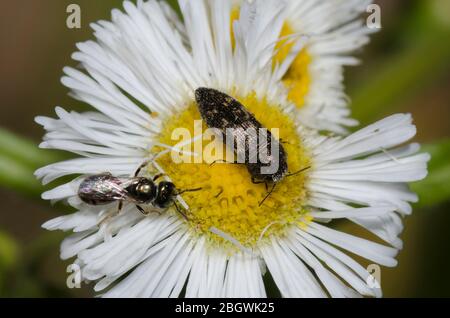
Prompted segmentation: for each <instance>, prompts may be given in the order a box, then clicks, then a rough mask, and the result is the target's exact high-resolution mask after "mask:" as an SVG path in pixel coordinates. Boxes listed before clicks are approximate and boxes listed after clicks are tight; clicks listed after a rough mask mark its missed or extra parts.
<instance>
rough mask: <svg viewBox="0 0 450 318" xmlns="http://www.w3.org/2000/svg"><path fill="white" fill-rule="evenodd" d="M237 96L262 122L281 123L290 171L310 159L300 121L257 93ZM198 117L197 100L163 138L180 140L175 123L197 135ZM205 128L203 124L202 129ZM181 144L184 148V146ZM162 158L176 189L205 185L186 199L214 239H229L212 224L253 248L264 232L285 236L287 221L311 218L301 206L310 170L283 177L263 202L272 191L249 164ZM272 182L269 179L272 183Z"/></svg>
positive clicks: (200, 227)
mask: <svg viewBox="0 0 450 318" xmlns="http://www.w3.org/2000/svg"><path fill="white" fill-rule="evenodd" d="M236 98H237V99H238V100H239V101H240V102H241V103H242V104H243V105H245V107H246V108H247V109H248V110H249V111H250V112H252V113H253V114H254V115H255V117H256V118H257V119H258V121H259V122H260V123H261V124H262V125H263V126H264V127H266V128H268V129H269V130H270V129H273V128H278V129H279V135H280V136H279V137H280V138H281V140H282V142H283V143H282V146H283V147H284V149H285V151H286V153H287V163H288V169H289V172H291V173H292V172H296V171H299V170H300V169H302V168H305V167H308V166H309V165H310V159H309V156H308V155H307V152H306V151H305V148H304V146H303V145H302V142H301V140H300V138H299V136H298V134H297V131H296V125H295V123H294V122H293V121H292V120H291V118H290V117H289V116H288V115H286V114H285V113H283V112H282V110H281V109H280V108H279V107H277V106H274V105H271V104H270V103H268V102H267V101H266V100H259V99H258V98H257V97H256V95H255V94H250V95H248V96H245V97H243V98H239V97H236ZM200 119H201V117H200V113H199V112H198V109H197V105H196V103H195V102H192V103H190V104H189V105H188V106H187V108H186V110H185V111H183V112H181V113H180V114H177V115H176V116H174V117H173V118H170V119H168V120H167V121H166V123H165V125H164V127H163V131H162V133H161V136H160V140H159V141H160V142H161V143H164V144H167V145H171V146H175V145H176V144H177V143H179V142H180V140H172V132H173V131H174V130H175V129H177V128H184V129H187V130H189V131H190V132H191V135H192V138H193V137H194V121H195V120H200ZM206 128H207V127H206V126H203V132H204V130H205V129H206ZM200 143H201V144H200V146H203V149H206V147H207V145H208V144H210V143H211V141H210V140H203V141H200ZM190 147H191V148H188V149H187V151H193V152H194V151H195V147H197V146H196V145H190ZM183 150H185V151H186V147H184V148H183ZM158 151H160V149H156V148H155V149H153V150H152V153H157V152H158ZM158 163H159V164H160V165H161V167H162V168H163V169H164V171H165V172H166V173H167V175H168V176H169V177H170V178H171V179H172V181H173V182H174V184H175V185H176V187H177V188H178V189H193V188H202V189H201V190H200V191H197V192H188V193H184V194H183V199H184V200H185V201H186V202H187V204H188V205H189V211H186V213H187V214H188V217H189V221H188V223H189V224H190V226H191V228H192V229H193V230H194V231H195V232H196V233H198V234H199V235H207V237H208V239H209V240H210V241H211V242H213V243H219V244H220V245H221V246H224V245H229V243H227V242H225V241H224V240H223V238H221V237H219V236H217V235H216V234H213V233H211V231H210V228H212V227H213V228H216V229H218V230H220V231H222V232H224V233H226V234H228V235H230V236H231V237H233V238H234V239H236V240H238V241H239V242H240V243H241V244H242V245H244V246H246V247H250V248H251V247H254V246H255V245H256V244H257V243H259V242H260V238H262V239H263V240H266V239H267V238H268V237H270V236H271V235H277V236H282V235H284V233H285V231H286V229H287V228H288V227H289V226H291V225H293V224H296V225H297V226H302V225H303V226H304V225H305V224H306V223H308V222H309V221H310V218H308V216H307V212H306V211H305V210H304V209H303V206H304V203H305V199H306V191H305V182H306V180H307V174H308V173H307V172H305V173H301V174H297V175H294V176H289V177H285V178H284V179H283V180H282V181H281V182H279V183H278V184H277V185H276V187H275V190H274V191H273V193H272V194H271V195H270V197H269V198H268V199H267V200H266V201H265V202H264V204H263V205H262V206H259V203H260V202H261V201H262V200H263V199H264V197H265V196H266V195H267V193H268V192H267V190H266V187H265V185H264V184H253V183H252V181H251V176H250V174H249V172H248V170H247V168H246V167H245V165H240V164H229V163H218V164H215V165H212V166H211V165H210V164H207V163H205V162H203V163H179V164H175V163H174V161H173V159H172V156H170V155H166V156H163V157H161V158H159V159H158ZM271 186H272V185H270V184H269V188H271Z"/></svg>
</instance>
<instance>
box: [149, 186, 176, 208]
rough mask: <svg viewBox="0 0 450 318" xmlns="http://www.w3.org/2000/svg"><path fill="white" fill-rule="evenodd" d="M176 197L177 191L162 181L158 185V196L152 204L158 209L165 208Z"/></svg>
mask: <svg viewBox="0 0 450 318" xmlns="http://www.w3.org/2000/svg"><path fill="white" fill-rule="evenodd" d="M176 196H177V189H176V187H175V185H174V184H173V183H172V182H167V181H163V182H160V183H159V184H158V194H157V196H156V199H155V201H154V202H153V204H154V205H155V206H157V207H159V208H162V209H164V208H167V207H168V206H169V205H170V204H171V203H172V201H173V199H174V198H175V197H176Z"/></svg>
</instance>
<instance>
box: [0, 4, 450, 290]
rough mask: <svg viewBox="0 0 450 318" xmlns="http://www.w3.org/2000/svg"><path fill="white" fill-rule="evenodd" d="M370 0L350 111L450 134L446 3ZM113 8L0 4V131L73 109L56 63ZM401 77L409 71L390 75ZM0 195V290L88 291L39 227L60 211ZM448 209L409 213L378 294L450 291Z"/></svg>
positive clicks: (32, 127) (449, 12) (29, 130)
mask: <svg viewBox="0 0 450 318" xmlns="http://www.w3.org/2000/svg"><path fill="white" fill-rule="evenodd" d="M376 2H377V3H379V4H380V5H381V7H382V10H383V11H382V19H383V20H382V23H383V30H382V31H381V32H380V33H378V34H377V35H375V36H374V37H373V41H372V43H371V44H370V45H369V46H368V47H367V48H366V49H365V50H364V51H363V52H361V53H360V54H359V56H360V57H361V58H362V59H363V61H364V63H363V64H362V65H361V66H359V67H357V68H352V69H349V70H348V71H347V82H348V88H349V93H350V95H351V97H352V98H353V101H354V108H355V116H356V117H357V118H358V119H361V121H362V122H363V123H368V122H371V121H374V120H377V119H380V118H381V117H382V116H384V115H386V114H391V113H394V112H398V111H404V112H412V113H413V115H414V118H415V121H416V124H417V126H418V131H419V134H418V137H417V139H418V140H419V141H421V142H424V143H428V142H433V141H436V140H440V139H442V138H446V137H449V136H450V125H449V123H450V120H449V119H450V102H449V101H450V72H449V70H450V67H449V66H450V62H449V61H450V55H445V54H448V52H449V50H448V48H447V47H446V46H445V45H444V44H445V42H450V38H449V37H446V35H449V34H450V33H446V32H444V31H442V33H441V30H444V29H445V28H446V27H448V28H449V29H450V8H449V7H450V6H449V5H448V4H449V3H450V1H448V0H430V1H428V0H385V1H381V0H379V1H376ZM431 2H433V3H434V4H433V6H436V8H438V9H437V11H436V12H440V13H441V14H440V15H441V17H439V15H438V14H435V13H436V12H435V13H430V12H434V11H432V10H433V9H430V7H431V6H430V4H429V3H431ZM70 3H77V4H79V5H80V6H81V9H82V28H81V29H73V30H70V29H68V28H67V27H66V18H67V15H68V14H67V13H66V8H67V6H68V5H69V4H70ZM120 6H121V1H116V0H114V1H99V0H97V1H92V0H91V1H88V0H78V1H67V0H40V1H35V0H15V1H8V2H2V10H1V11H0V38H1V41H0V101H1V106H0V127H3V128H6V129H8V130H9V131H10V132H13V133H15V134H18V135H21V136H24V137H26V138H29V139H31V140H32V141H34V142H35V143H36V144H37V143H39V141H40V139H41V137H42V135H43V130H42V129H41V128H40V127H39V126H38V125H36V124H35V123H34V117H35V116H37V115H53V109H54V107H55V106H62V107H65V108H67V109H72V108H77V107H80V105H78V104H77V103H76V102H75V101H73V100H72V99H70V98H69V97H68V96H67V90H66V88H64V87H63V86H62V85H61V84H60V77H61V75H62V67H63V66H65V65H72V66H74V65H75V64H74V62H73V61H71V59H70V55H71V53H72V52H74V51H75V43H77V42H80V41H85V40H87V39H91V38H92V35H91V30H90V28H89V23H90V22H93V21H96V20H98V19H108V18H109V16H110V10H111V9H112V8H114V7H120ZM424 10H431V11H427V12H424ZM441 11H442V12H443V13H442V12H441ZM430 17H432V18H430ZM430 19H431V20H430ZM433 19H434V20H433ZM430 21H431V22H430ZM445 25H446V26H445ZM436 30H439V31H436ZM419 39H420V40H419ZM442 55H443V56H442ZM422 64H424V65H422ZM430 64H432V65H430ZM434 64H436V65H434ZM397 68H398V69H397ZM390 72H391V73H392V76H389V75H390V74H391V73H390ZM398 74H406V75H404V76H405V78H403V77H402V76H403V75H400V77H399V78H397V76H399V75H398ZM449 186H450V185H449ZM0 199H1V201H0V203H1V208H0V233H2V234H1V235H3V236H5V237H6V239H5V241H7V242H8V243H1V241H0V248H1V247H2V244H8V247H6V248H5V249H6V250H7V251H10V252H8V253H10V254H8V255H5V254H4V255H3V256H2V254H1V252H0V257H4V258H5V259H7V258H11V260H6V261H4V262H5V264H6V263H7V265H8V264H9V265H10V266H9V267H8V268H7V270H5V273H6V274H4V275H3V277H1V275H0V296H8V297H9V296H25V297H66V296H70V297H72V296H90V295H92V293H91V291H90V290H91V288H90V287H83V288H82V289H81V290H69V289H67V288H66V287H65V281H66V275H67V274H66V273H65V268H66V266H67V265H68V264H69V263H68V262H66V263H63V262H61V261H60V260H59V257H58V254H59V246H58V245H59V242H60V240H61V238H62V237H63V236H64V235H63V234H61V233H47V232H45V231H44V230H42V229H41V227H40V226H41V224H42V223H43V222H45V221H46V220H48V219H49V218H52V217H55V216H57V215H60V214H62V213H64V210H63V209H54V208H51V207H50V206H49V204H48V203H45V202H41V201H40V200H38V199H35V198H33V197H32V196H29V195H28V196H23V195H21V194H18V193H17V191H14V190H12V189H6V188H1V187H0ZM449 207H450V205H449V204H446V203H442V204H439V205H438V206H433V207H428V208H421V209H416V211H415V213H414V215H413V216H411V217H409V218H407V219H406V221H405V231H404V234H403V236H402V237H403V239H404V241H405V248H404V250H403V251H402V252H401V254H400V257H399V261H400V263H399V264H400V265H399V266H398V267H396V268H394V269H383V271H382V286H383V287H384V291H385V296H387V297H447V296H450V291H449V290H450V289H449V288H448V286H450V285H449V284H450V279H449V278H448V277H447V275H446V274H445V270H446V267H447V263H448V261H450V257H449V253H448V250H449V249H448V245H449V244H450V231H449V227H448V224H450V214H449V211H448V208H449ZM66 212H67V211H66ZM344 227H348V228H350V226H344ZM11 255H12V256H11ZM0 264H1V262H0ZM11 264H12V265H11ZM5 266H6V265H5Z"/></svg>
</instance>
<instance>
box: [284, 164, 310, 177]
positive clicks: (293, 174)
mask: <svg viewBox="0 0 450 318" xmlns="http://www.w3.org/2000/svg"><path fill="white" fill-rule="evenodd" d="M309 169H311V166H309V167H306V168H303V169H300V170H299V171H297V172H294V173H290V174H287V175H286V177H293V176H296V175H298V174H300V173H302V172H305V171H306V170H309Z"/></svg>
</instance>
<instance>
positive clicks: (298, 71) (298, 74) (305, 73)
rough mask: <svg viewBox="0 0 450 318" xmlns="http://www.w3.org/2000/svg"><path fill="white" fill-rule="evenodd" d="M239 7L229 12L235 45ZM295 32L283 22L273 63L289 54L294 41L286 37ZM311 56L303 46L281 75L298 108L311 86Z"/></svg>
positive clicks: (290, 96)
mask: <svg viewBox="0 0 450 318" xmlns="http://www.w3.org/2000/svg"><path fill="white" fill-rule="evenodd" d="M239 14H240V12H239V7H236V8H234V9H233V10H232V12H231V43H232V45H233V48H234V47H235V44H236V43H235V36H234V32H233V22H234V21H236V20H238V19H239ZM295 33H298V32H295V31H294V29H293V28H292V27H291V26H290V25H289V23H288V22H285V23H284V25H283V28H282V29H281V33H280V36H279V39H280V41H279V42H278V43H277V45H276V46H275V49H276V50H277V51H278V53H277V54H276V55H275V57H274V60H273V65H274V66H275V65H277V64H281V63H282V62H283V61H284V60H285V59H286V57H287V56H288V55H289V52H290V51H291V49H292V47H293V46H294V43H290V42H292V39H290V38H286V37H289V36H291V35H293V34H295ZM311 62H312V57H311V55H310V54H309V53H308V50H307V48H306V47H305V48H303V49H302V50H301V51H300V53H299V54H298V56H297V57H296V58H295V59H294V61H293V63H292V65H291V66H290V68H289V70H288V72H287V73H286V75H285V76H284V77H283V83H284V84H285V85H286V87H287V88H288V89H289V94H288V100H289V101H291V102H292V103H294V104H295V105H296V106H297V108H298V109H301V108H302V107H303V106H304V105H305V98H306V96H307V95H308V93H309V90H310V87H311V73H310V69H309V67H310V65H311Z"/></svg>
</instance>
